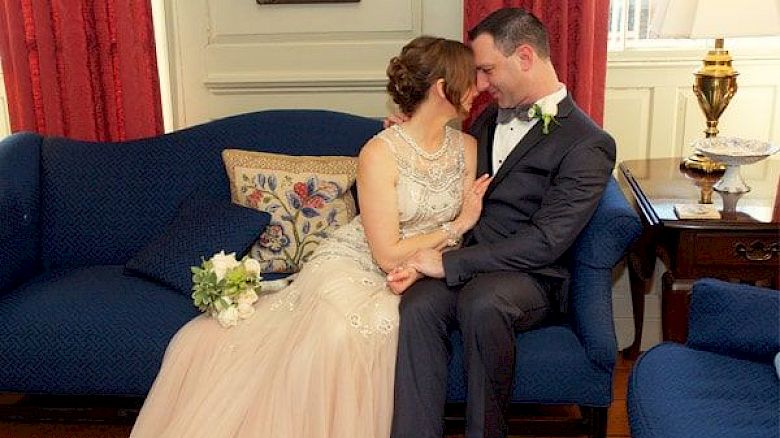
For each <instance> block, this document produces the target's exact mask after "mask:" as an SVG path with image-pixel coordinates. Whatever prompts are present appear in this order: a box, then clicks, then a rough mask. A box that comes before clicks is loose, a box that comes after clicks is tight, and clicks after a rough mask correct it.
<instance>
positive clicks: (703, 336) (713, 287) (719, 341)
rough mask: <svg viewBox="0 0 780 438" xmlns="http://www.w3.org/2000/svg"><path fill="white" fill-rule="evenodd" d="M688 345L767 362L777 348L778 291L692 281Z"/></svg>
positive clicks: (779, 334) (779, 336)
mask: <svg viewBox="0 0 780 438" xmlns="http://www.w3.org/2000/svg"><path fill="white" fill-rule="evenodd" d="M689 326H690V327H689V332H690V335H689V336H688V342H687V344H688V346H689V347H691V348H696V349H698V350H706V351H712V352H713V353H720V354H725V355H727V356H732V357H736V358H739V359H747V360H755V361H761V362H769V361H771V360H772V358H773V357H774V355H775V354H777V352H778V351H780V293H777V292H776V291H770V290H769V289H764V288H758V287H754V286H749V285H744V284H736V285H735V284H731V283H725V282H723V281H719V280H714V279H705V280H701V281H698V282H696V285H695V286H694V293H693V298H692V300H691V313H690V320H689Z"/></svg>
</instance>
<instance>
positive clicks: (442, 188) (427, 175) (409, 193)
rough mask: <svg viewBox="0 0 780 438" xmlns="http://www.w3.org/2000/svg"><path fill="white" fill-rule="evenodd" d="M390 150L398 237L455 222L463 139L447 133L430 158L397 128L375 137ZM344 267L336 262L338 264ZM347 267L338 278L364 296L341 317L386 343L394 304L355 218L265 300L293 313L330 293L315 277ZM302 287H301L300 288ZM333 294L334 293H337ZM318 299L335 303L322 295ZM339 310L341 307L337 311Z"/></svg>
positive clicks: (395, 320)
mask: <svg viewBox="0 0 780 438" xmlns="http://www.w3.org/2000/svg"><path fill="white" fill-rule="evenodd" d="M377 137H378V138H380V139H382V140H383V141H384V142H385V143H386V144H387V145H388V147H389V148H390V151H391V152H392V154H393V156H394V157H395V162H396V165H397V166H398V174H399V177H398V185H397V187H396V190H397V193H398V211H399V233H400V235H401V238H408V237H411V236H414V235H417V234H421V233H426V232H430V231H433V230H435V229H436V228H438V227H439V226H440V225H441V224H442V223H443V222H448V221H451V220H452V219H454V218H455V217H456V216H457V214H458V212H459V211H460V205H461V198H462V196H463V182H464V181H463V178H464V175H465V158H464V155H463V134H462V133H461V132H460V131H457V130H454V129H451V128H449V127H448V128H447V129H446V131H445V136H444V140H443V141H442V145H441V146H440V147H439V149H437V150H436V151H435V152H433V153H429V152H426V151H425V150H423V149H422V148H420V147H419V146H418V145H417V144H416V143H415V142H414V140H413V139H412V138H411V137H409V136H408V135H407V134H406V133H405V132H404V131H403V128H401V127H400V126H395V127H393V128H390V129H386V130H384V131H382V132H381V133H379V134H377ZM339 261H341V262H344V263H341V262H339ZM342 264H349V265H350V266H354V267H355V268H357V269H352V270H349V271H348V272H349V273H341V272H339V273H338V274H335V275H340V276H341V277H340V278H341V279H342V280H344V283H343V284H341V287H344V288H349V289H352V290H355V291H359V292H357V293H359V294H361V295H362V296H364V297H366V298H367V300H366V302H365V303H363V304H359V305H354V306H349V305H346V306H344V308H345V309H346V308H349V309H350V310H346V311H345V313H344V317H345V320H346V323H347V325H348V327H350V328H352V329H354V330H356V331H358V332H359V333H360V334H361V335H362V337H364V338H366V339H375V338H377V337H379V338H381V339H387V338H388V336H390V335H391V334H392V333H393V332H394V331H395V330H396V329H397V327H398V310H397V309H398V300H399V297H398V296H397V295H395V294H393V293H392V292H391V291H390V289H389V288H388V287H387V285H386V283H385V281H384V278H385V273H384V272H383V271H382V270H381V269H380V268H379V265H378V264H377V263H376V261H375V260H374V259H373V257H372V254H371V250H370V248H369V246H368V241H367V239H366V234H365V231H364V229H363V223H362V221H361V218H360V216H357V217H355V218H354V219H353V220H352V221H351V222H350V223H348V224H346V225H344V226H342V227H341V228H339V229H338V230H336V231H335V232H334V233H333V234H332V235H331V236H330V237H329V238H328V239H327V240H326V241H324V242H323V243H321V244H320V245H319V246H318V247H317V249H315V250H314V252H313V253H312V255H311V257H310V259H309V261H308V262H306V264H305V265H304V269H303V270H302V271H301V272H300V273H299V274H298V276H299V278H298V280H296V281H295V282H293V284H292V285H290V286H289V287H287V288H286V289H284V290H282V291H280V292H279V293H278V296H276V295H277V294H273V295H270V296H268V298H269V299H271V300H272V301H271V303H270V308H271V309H272V310H276V311H289V312H293V311H295V310H296V309H297V308H298V306H299V303H300V302H301V292H302V291H303V292H304V293H315V294H325V295H327V294H331V293H332V291H327V290H322V288H320V287H317V283H318V281H319V278H321V277H322V276H327V275H334V273H333V272H330V270H331V269H333V267H334V266H340V265H342ZM304 284H305V286H304ZM336 295H337V294H336ZM318 299H319V300H326V301H327V300H330V299H337V298H333V297H330V296H328V297H325V296H321V297H319V298H318ZM339 307H341V306H339Z"/></svg>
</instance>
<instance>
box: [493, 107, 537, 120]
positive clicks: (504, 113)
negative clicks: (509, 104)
mask: <svg viewBox="0 0 780 438" xmlns="http://www.w3.org/2000/svg"><path fill="white" fill-rule="evenodd" d="M532 106H533V105H518V106H516V107H514V108H499V109H498V117H497V118H496V122H497V123H499V124H501V125H503V124H506V123H509V122H511V121H512V120H513V119H518V120H520V121H523V122H528V121H530V120H531V118H530V117H528V110H529V109H531V107H532Z"/></svg>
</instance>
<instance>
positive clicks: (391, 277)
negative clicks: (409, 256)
mask: <svg viewBox="0 0 780 438" xmlns="http://www.w3.org/2000/svg"><path fill="white" fill-rule="evenodd" d="M420 278H422V275H421V274H420V273H419V272H417V270H416V269H414V268H412V267H411V266H407V265H401V266H397V267H396V268H395V269H393V270H392V271H390V273H389V274H387V287H389V288H390V290H391V291H393V293H394V294H396V295H401V294H403V293H404V292H406V289H408V288H409V286H411V285H413V284H414V282H415V281H417V280H419V279H420Z"/></svg>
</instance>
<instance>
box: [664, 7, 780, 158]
mask: <svg viewBox="0 0 780 438" xmlns="http://www.w3.org/2000/svg"><path fill="white" fill-rule="evenodd" d="M652 7H653V12H652V13H653V16H652V21H651V23H650V32H651V33H652V34H654V35H656V36H660V37H672V38H715V48H713V49H712V50H710V51H709V52H708V53H707V55H706V56H705V57H704V59H703V66H702V67H701V69H699V71H697V72H695V73H694V76H695V79H694V83H693V92H694V94H696V97H697V98H698V100H699V106H700V107H701V109H702V111H703V112H704V115H705V117H706V118H707V129H706V130H704V134H705V135H706V136H707V138H709V137H715V136H716V135H718V119H719V118H720V115H721V114H722V113H723V110H725V109H726V107H727V106H728V104H729V102H730V101H731V98H732V97H733V96H734V94H735V93H736V92H737V75H738V74H739V73H737V71H736V70H734V68H733V67H732V66H731V55H729V52H728V50H726V49H724V48H723V38H724V37H738V36H740V37H744V36H774V35H780V0H655V1H654V2H653V3H652ZM683 165H684V166H685V167H686V168H689V169H696V170H700V171H704V172H707V173H709V172H714V171H720V170H723V169H724V166H723V164H722V163H717V162H714V161H712V160H711V159H710V158H708V157H705V156H704V155H702V154H700V153H698V152H697V153H695V154H693V155H691V156H690V157H688V158H686V159H685V160H684V161H683Z"/></svg>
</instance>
